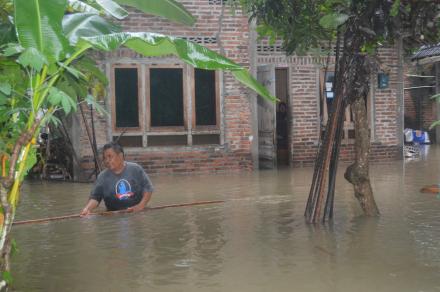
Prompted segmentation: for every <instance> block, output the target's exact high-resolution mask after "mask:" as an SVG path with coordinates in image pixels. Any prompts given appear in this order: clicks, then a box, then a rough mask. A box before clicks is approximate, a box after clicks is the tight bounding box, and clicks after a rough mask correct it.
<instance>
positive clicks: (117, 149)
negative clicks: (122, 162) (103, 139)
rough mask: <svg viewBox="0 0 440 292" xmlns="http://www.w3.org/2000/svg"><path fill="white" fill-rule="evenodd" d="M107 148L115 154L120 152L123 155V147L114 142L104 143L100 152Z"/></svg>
mask: <svg viewBox="0 0 440 292" xmlns="http://www.w3.org/2000/svg"><path fill="white" fill-rule="evenodd" d="M107 149H113V151H115V153H117V154H119V153H122V154H123V155H124V148H122V146H121V145H120V144H118V143H116V142H110V143H107V144H105V145H104V147H102V152H104V151H105V150H107Z"/></svg>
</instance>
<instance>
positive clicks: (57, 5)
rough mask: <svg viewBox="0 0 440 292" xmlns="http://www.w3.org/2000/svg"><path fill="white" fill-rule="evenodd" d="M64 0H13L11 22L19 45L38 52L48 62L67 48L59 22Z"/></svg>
mask: <svg viewBox="0 0 440 292" xmlns="http://www.w3.org/2000/svg"><path fill="white" fill-rule="evenodd" d="M66 7H67V2H66V0H14V21H15V27H16V32H17V36H18V40H19V42H20V44H21V45H22V46H23V47H24V48H26V49H28V48H33V49H36V50H38V51H39V52H41V53H42V54H43V55H44V56H45V57H46V59H47V60H49V61H50V62H53V61H59V60H61V59H63V58H64V57H65V55H66V53H67V52H68V51H69V48H70V46H69V42H68V40H67V38H66V37H65V36H64V33H63V29H62V26H61V21H62V19H63V16H64V11H65V8H66Z"/></svg>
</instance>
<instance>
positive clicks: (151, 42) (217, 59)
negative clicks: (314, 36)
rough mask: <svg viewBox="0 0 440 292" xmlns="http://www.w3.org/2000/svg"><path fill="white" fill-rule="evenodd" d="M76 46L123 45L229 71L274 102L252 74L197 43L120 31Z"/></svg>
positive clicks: (106, 48)
mask: <svg viewBox="0 0 440 292" xmlns="http://www.w3.org/2000/svg"><path fill="white" fill-rule="evenodd" d="M77 46H78V47H79V48H81V49H84V50H85V49H87V48H94V49H98V50H103V51H113V50H115V49H117V48H119V47H121V46H125V47H127V48H130V49H132V50H134V51H136V52H137V53H139V54H141V55H144V56H163V55H170V54H172V55H175V56H177V57H179V58H180V59H182V60H183V61H184V62H186V63H188V64H190V65H192V66H194V67H196V68H201V69H208V70H226V71H230V72H231V73H232V74H233V75H234V76H235V78H237V80H238V81H240V82H241V83H243V84H244V85H246V86H247V87H249V88H251V89H253V90H254V91H255V92H257V93H258V94H259V95H261V96H263V97H265V98H266V99H268V100H270V101H275V100H276V98H275V97H273V96H272V95H271V94H270V93H269V91H268V90H267V89H266V88H265V87H264V86H262V85H261V84H260V83H258V82H257V81H256V80H255V78H253V77H252V75H251V74H249V72H248V71H247V70H246V69H245V68H243V67H241V66H240V65H238V64H236V63H234V62H233V61H231V60H229V59H228V58H226V57H223V56H222V55H220V54H218V53H216V52H214V51H211V50H209V49H207V48H205V47H203V46H200V45H198V44H196V43H192V42H189V41H186V40H183V39H178V38H175V37H171V36H165V35H162V34H157V33H148V32H131V33H130V32H121V33H114V34H109V35H101V36H95V37H82V38H81V39H80V40H79V42H78V44H77Z"/></svg>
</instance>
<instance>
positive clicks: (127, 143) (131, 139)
mask: <svg viewBox="0 0 440 292" xmlns="http://www.w3.org/2000/svg"><path fill="white" fill-rule="evenodd" d="M113 141H116V142H118V143H119V144H121V145H122V146H123V147H142V136H113Z"/></svg>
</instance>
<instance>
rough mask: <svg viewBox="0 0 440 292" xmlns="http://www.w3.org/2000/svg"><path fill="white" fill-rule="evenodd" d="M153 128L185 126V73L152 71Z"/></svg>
mask: <svg viewBox="0 0 440 292" xmlns="http://www.w3.org/2000/svg"><path fill="white" fill-rule="evenodd" d="M150 106H151V111H150V112H151V126H152V127H160V126H183V71H182V69H179V68H177V69H176V68H155V69H150Z"/></svg>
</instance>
